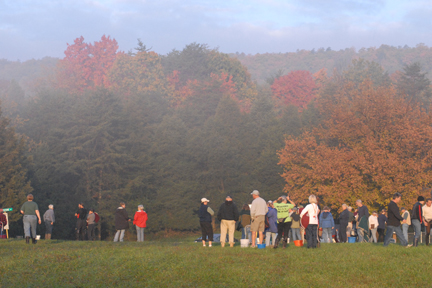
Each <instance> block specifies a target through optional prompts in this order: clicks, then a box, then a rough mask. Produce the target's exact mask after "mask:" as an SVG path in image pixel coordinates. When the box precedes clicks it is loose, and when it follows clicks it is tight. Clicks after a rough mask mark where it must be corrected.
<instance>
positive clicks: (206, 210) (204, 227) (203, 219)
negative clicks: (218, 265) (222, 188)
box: [198, 198, 214, 247]
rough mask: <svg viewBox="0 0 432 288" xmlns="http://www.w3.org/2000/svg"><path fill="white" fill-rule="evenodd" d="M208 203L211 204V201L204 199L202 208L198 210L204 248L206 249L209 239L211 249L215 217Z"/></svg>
mask: <svg viewBox="0 0 432 288" xmlns="http://www.w3.org/2000/svg"><path fill="white" fill-rule="evenodd" d="M208 202H210V200H208V199H207V198H202V199H201V207H200V209H199V210H198V216H199V218H200V226H201V232H202V237H201V239H202V243H203V247H206V239H208V241H209V247H212V242H213V226H212V216H213V215H214V211H213V209H211V208H210V207H209V206H208Z"/></svg>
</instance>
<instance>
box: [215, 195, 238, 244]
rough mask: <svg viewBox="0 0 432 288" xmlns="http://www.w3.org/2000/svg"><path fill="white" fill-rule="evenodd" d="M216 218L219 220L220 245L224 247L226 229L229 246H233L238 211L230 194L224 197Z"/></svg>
mask: <svg viewBox="0 0 432 288" xmlns="http://www.w3.org/2000/svg"><path fill="white" fill-rule="evenodd" d="M217 218H218V220H219V221H220V222H221V225H220V229H221V236H220V241H221V246H222V247H225V242H226V234H227V230H228V235H229V244H230V247H234V231H235V224H236V221H237V219H238V218H239V212H238V209H237V206H236V205H235V204H234V202H233V201H232V198H231V196H227V197H226V198H225V202H224V203H223V204H222V205H221V206H220V208H219V212H218V214H217Z"/></svg>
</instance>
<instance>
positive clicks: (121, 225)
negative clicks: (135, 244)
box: [114, 202, 131, 242]
mask: <svg viewBox="0 0 432 288" xmlns="http://www.w3.org/2000/svg"><path fill="white" fill-rule="evenodd" d="M129 221H131V220H130V219H129V217H128V214H127V211H126V204H125V203H124V202H121V203H120V207H118V208H117V210H116V212H115V216H114V223H115V229H116V230H117V232H116V234H115V236H114V242H118V241H119V240H120V242H123V239H124V234H125V231H126V229H128V228H129Z"/></svg>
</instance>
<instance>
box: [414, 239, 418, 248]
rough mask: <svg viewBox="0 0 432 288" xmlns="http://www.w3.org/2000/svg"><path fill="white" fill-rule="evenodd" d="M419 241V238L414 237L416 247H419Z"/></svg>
mask: <svg viewBox="0 0 432 288" xmlns="http://www.w3.org/2000/svg"><path fill="white" fill-rule="evenodd" d="M418 241H419V239H418V238H414V241H413V246H414V247H417V246H418Z"/></svg>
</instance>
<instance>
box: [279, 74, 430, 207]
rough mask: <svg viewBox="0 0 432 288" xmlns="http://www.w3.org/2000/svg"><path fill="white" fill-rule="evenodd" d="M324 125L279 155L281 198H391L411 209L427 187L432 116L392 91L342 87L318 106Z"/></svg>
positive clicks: (366, 85)
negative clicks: (399, 197)
mask: <svg viewBox="0 0 432 288" xmlns="http://www.w3.org/2000/svg"><path fill="white" fill-rule="evenodd" d="M316 103H317V107H318V108H319V110H320V113H321V115H322V117H323V122H322V124H321V125H319V126H318V127H317V128H316V129H314V130H312V131H311V132H305V133H303V134H302V135H301V136H300V137H298V138H288V139H286V141H285V147H284V148H283V149H282V150H281V151H279V157H280V162H279V164H280V165H282V166H283V168H284V172H283V174H282V177H283V178H284V179H285V181H286V186H285V191H286V192H289V193H290V195H291V196H292V198H293V199H295V200H296V201H299V200H306V199H307V197H308V196H309V195H310V194H311V193H314V194H316V195H318V196H319V197H320V198H321V199H322V202H323V203H324V204H326V205H328V206H331V207H332V208H333V209H338V208H340V205H341V204H342V203H347V204H351V205H354V202H355V200H356V199H361V200H362V201H363V202H364V203H366V205H368V206H369V207H371V206H375V207H377V206H385V205H387V204H388V202H389V201H390V199H391V195H392V194H393V193H395V192H401V193H402V195H403V197H402V204H403V205H407V207H410V205H412V204H413V203H415V202H416V199H417V196H418V195H420V194H421V192H422V191H423V190H424V187H430V185H431V184H432V157H431V156H432V154H431V151H432V116H431V114H430V113H427V112H426V111H425V110H424V109H421V108H419V107H418V106H412V105H410V104H409V103H408V102H407V101H405V100H404V99H402V98H400V97H398V96H397V93H396V91H395V89H394V88H393V87H379V88H376V87H373V84H372V82H371V81H368V80H367V81H365V82H363V83H362V84H361V85H360V86H359V87H358V88H356V86H355V85H353V83H347V84H344V85H343V86H340V87H338V88H337V89H336V91H335V92H334V94H332V95H324V96H322V97H320V98H319V99H318V100H317V102H316Z"/></svg>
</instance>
